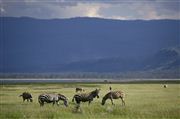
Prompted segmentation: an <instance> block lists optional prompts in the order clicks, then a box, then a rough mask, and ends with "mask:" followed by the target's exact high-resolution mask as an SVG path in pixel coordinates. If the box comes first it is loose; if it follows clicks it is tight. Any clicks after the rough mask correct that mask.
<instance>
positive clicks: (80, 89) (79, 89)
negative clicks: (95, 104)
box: [76, 87, 85, 92]
mask: <svg viewBox="0 0 180 119" xmlns="http://www.w3.org/2000/svg"><path fill="white" fill-rule="evenodd" d="M78 91H80V92H82V91H85V90H84V89H83V88H79V87H77V88H76V92H78Z"/></svg>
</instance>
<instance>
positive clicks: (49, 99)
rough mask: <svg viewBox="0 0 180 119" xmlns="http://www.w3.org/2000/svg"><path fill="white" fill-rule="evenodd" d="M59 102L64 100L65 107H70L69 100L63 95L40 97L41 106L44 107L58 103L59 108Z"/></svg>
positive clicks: (46, 94)
mask: <svg viewBox="0 0 180 119" xmlns="http://www.w3.org/2000/svg"><path fill="white" fill-rule="evenodd" d="M59 100H62V101H63V102H64V105H65V106H66V107H67V106H68V101H67V100H68V99H67V98H66V97H65V96H64V95H62V94H48V93H45V94H41V95H39V97H38V102H39V104H40V106H43V105H44V103H45V102H46V103H53V105H54V104H55V103H56V104H57V105H58V106H59Z"/></svg>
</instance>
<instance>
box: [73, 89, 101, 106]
mask: <svg viewBox="0 0 180 119" xmlns="http://www.w3.org/2000/svg"><path fill="white" fill-rule="evenodd" d="M99 91H100V89H96V90H94V91H92V92H90V93H81V94H76V95H74V97H73V99H72V102H74V99H75V101H76V103H77V104H80V103H81V102H87V101H88V102H89V104H90V103H91V101H93V98H95V97H97V98H99V95H98V94H99Z"/></svg>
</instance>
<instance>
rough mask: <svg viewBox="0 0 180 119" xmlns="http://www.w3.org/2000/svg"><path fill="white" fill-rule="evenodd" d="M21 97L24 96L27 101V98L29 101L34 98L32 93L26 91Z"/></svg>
mask: <svg viewBox="0 0 180 119" xmlns="http://www.w3.org/2000/svg"><path fill="white" fill-rule="evenodd" d="M19 97H22V98H23V102H24V101H25V100H27V102H29V101H30V102H33V99H32V95H31V94H30V93H28V92H24V93H22V94H21V95H20V96H19Z"/></svg>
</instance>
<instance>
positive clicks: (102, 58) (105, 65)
mask: <svg viewBox="0 0 180 119" xmlns="http://www.w3.org/2000/svg"><path fill="white" fill-rule="evenodd" d="M0 25H1V28H2V29H0V33H1V36H2V37H1V39H0V43H1V44H2V45H1V51H0V72H68V71H75V72H76V71H82V72H89V71H93V72H127V71H138V70H144V69H143V68H144V67H145V69H146V70H149V69H157V68H158V67H161V69H167V68H168V69H171V68H173V65H174V66H175V67H176V66H177V65H176V63H178V61H177V62H175V61H173V63H170V64H169V65H167V64H166V63H167V62H166V61H165V60H166V57H167V58H170V59H174V55H175V54H173V52H170V54H169V52H165V51H162V53H161V52H160V54H156V53H157V52H159V51H160V50H162V49H167V48H168V47H175V46H177V45H178V44H179V40H180V38H179V34H180V28H179V25H180V20H150V21H143V20H134V21H121V20H107V19H98V18H72V19H52V20H42V19H33V18H26V17H22V18H13V17H0ZM163 53H165V54H163ZM155 54H156V55H158V56H157V57H156V56H155V59H152V62H150V61H147V59H149V58H151V57H153V56H154V55H155ZM171 54H173V56H170V55H171ZM161 55H162V56H161ZM158 57H159V58H158ZM145 60H146V61H145ZM161 60H163V61H165V63H163V64H161V65H160V64H159V62H161ZM167 60H169V59H167ZM147 62H149V64H147ZM168 66H170V68H169V67H168Z"/></svg>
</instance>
